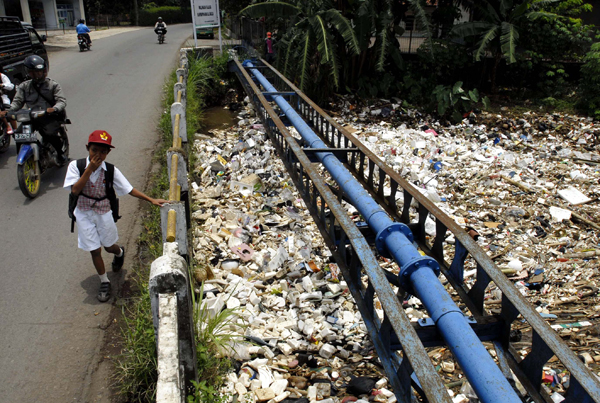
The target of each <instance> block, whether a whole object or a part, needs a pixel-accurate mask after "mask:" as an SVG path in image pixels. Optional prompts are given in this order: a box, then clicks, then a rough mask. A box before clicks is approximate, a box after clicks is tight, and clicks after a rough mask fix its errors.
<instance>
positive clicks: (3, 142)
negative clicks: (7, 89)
mask: <svg viewBox="0 0 600 403" xmlns="http://www.w3.org/2000/svg"><path fill="white" fill-rule="evenodd" d="M0 87H2V86H0ZM3 94H4V89H3V88H0V96H1V95H3ZM0 110H4V105H3V104H2V101H1V100H0ZM9 124H10V123H9ZM8 127H9V126H8V125H6V124H5V123H4V121H3V120H1V119H0V154H2V153H5V152H6V150H8V147H10V137H11V135H10V134H8V133H7V131H6V130H7V129H8Z"/></svg>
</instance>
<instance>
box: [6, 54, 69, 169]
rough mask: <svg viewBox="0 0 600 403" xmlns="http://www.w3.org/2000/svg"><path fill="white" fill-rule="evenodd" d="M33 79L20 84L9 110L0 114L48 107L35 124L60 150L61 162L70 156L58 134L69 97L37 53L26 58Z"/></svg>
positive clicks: (45, 138) (25, 61)
mask: <svg viewBox="0 0 600 403" xmlns="http://www.w3.org/2000/svg"><path fill="white" fill-rule="evenodd" d="M23 65H24V66H25V68H26V69H27V74H28V75H29V77H31V79H30V80H27V81H23V82H22V83H21V84H19V86H18V87H17V93H16V94H15V97H14V98H13V101H12V104H11V105H10V108H9V109H8V111H2V112H0V117H4V116H6V114H7V113H9V114H10V113H14V112H16V111H18V110H20V109H21V108H22V107H23V106H24V105H25V104H27V107H28V108H29V109H34V110H45V111H46V113H47V114H46V115H44V116H42V117H40V118H38V119H36V120H35V121H34V122H33V123H34V125H35V126H34V127H35V128H36V129H37V130H39V132H40V134H41V135H42V137H43V138H44V141H46V142H47V143H49V144H51V145H52V146H53V147H54V149H55V150H56V153H57V160H58V161H57V162H58V163H59V164H60V165H62V164H64V163H65V162H66V159H67V157H66V156H65V155H63V152H62V140H61V138H60V136H58V133H59V131H60V129H61V125H62V124H63V123H64V121H65V119H66V109H65V108H66V107H67V99H66V98H65V96H64V94H63V91H62V88H61V87H60V84H58V83H57V82H56V81H54V80H53V79H51V78H49V77H48V67H47V64H46V61H45V60H44V59H42V58H41V57H40V56H38V55H31V56H27V58H25V60H24V61H23Z"/></svg>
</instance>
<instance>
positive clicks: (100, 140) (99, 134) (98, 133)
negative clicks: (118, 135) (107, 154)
mask: <svg viewBox="0 0 600 403" xmlns="http://www.w3.org/2000/svg"><path fill="white" fill-rule="evenodd" d="M90 143H97V144H104V145H107V146H109V147H110V148H115V146H113V145H112V144H111V143H112V136H111V135H110V134H108V133H107V132H105V131H104V130H94V131H93V132H92V134H90V137H89V138H88V144H90Z"/></svg>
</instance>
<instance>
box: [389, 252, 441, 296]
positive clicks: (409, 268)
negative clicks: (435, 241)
mask: <svg viewBox="0 0 600 403" xmlns="http://www.w3.org/2000/svg"><path fill="white" fill-rule="evenodd" d="M424 268H427V269H430V270H433V272H434V273H435V275H436V276H438V275H439V274H440V265H439V264H438V262H436V261H435V259H433V258H431V257H429V256H421V257H418V258H416V259H414V260H412V261H411V262H410V263H408V264H406V265H404V266H402V267H401V268H400V273H398V277H399V279H400V284H401V285H402V288H404V289H405V290H412V286H411V283H410V276H411V275H412V274H413V273H414V272H416V271H417V270H419V269H424ZM409 292H410V291H409Z"/></svg>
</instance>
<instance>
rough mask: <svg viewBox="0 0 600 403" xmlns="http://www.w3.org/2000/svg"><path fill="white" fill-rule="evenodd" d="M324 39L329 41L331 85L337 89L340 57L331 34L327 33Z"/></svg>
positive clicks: (338, 85)
mask: <svg viewBox="0 0 600 403" xmlns="http://www.w3.org/2000/svg"><path fill="white" fill-rule="evenodd" d="M326 40H327V41H328V42H329V43H330V49H331V54H330V57H329V69H330V70H329V75H330V76H331V78H333V85H334V87H335V89H336V90H337V89H338V88H339V87H340V67H341V65H340V59H339V57H338V55H337V52H336V51H335V47H334V46H333V38H332V36H331V35H329V34H328V35H327V37H326Z"/></svg>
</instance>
